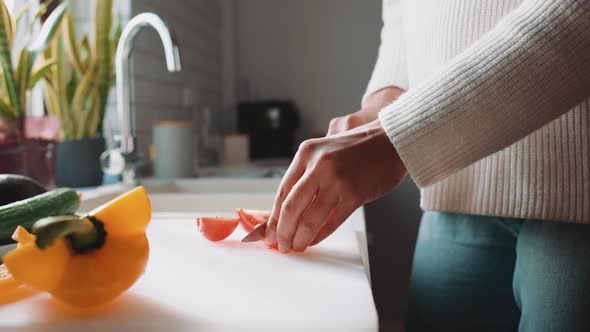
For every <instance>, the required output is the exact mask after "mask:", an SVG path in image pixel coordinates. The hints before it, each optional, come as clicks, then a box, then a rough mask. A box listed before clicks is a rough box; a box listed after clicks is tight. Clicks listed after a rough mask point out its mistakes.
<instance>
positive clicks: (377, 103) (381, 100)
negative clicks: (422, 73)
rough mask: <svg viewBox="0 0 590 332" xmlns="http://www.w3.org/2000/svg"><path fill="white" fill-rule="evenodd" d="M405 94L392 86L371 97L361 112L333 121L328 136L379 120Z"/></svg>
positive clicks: (365, 102) (367, 99) (364, 103)
mask: <svg viewBox="0 0 590 332" xmlns="http://www.w3.org/2000/svg"><path fill="white" fill-rule="evenodd" d="M403 92H404V91H403V90H402V89H400V88H398V87H394V86H391V87H387V88H383V89H381V90H379V91H377V92H375V93H373V94H371V95H369V96H368V97H367V98H366V99H365V101H364V102H363V105H362V106H363V107H362V109H361V110H360V111H357V112H354V113H352V114H348V115H344V116H340V117H337V118H334V119H332V121H330V126H329V129H328V134H327V135H328V136H330V135H335V134H339V133H342V132H345V131H347V130H351V129H354V128H356V127H360V126H362V125H365V124H367V123H369V122H372V121H375V120H377V114H379V111H380V110H381V109H382V108H383V107H385V106H387V105H388V104H390V103H391V102H393V101H394V100H396V99H397V98H398V97H399V96H400V95H401V94H402V93H403Z"/></svg>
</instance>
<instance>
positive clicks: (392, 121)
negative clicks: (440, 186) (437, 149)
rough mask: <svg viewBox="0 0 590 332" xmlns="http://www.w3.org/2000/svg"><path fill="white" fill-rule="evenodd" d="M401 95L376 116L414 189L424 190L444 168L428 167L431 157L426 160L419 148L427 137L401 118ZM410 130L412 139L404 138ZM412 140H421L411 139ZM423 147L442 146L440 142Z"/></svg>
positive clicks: (422, 148)
mask: <svg viewBox="0 0 590 332" xmlns="http://www.w3.org/2000/svg"><path fill="white" fill-rule="evenodd" d="M404 95H405V94H404ZM404 95H402V96H400V97H399V98H398V99H397V101H396V102H395V103H393V104H391V105H389V106H388V107H386V108H384V109H382V110H381V112H379V121H380V122H381V126H382V127H383V129H384V130H385V132H386V133H387V136H388V137H389V140H390V141H391V143H392V144H393V146H394V148H395V150H396V152H397V154H398V155H399V157H400V159H401V160H402V162H403V163H404V166H405V167H406V169H407V170H408V173H409V174H410V176H411V177H412V179H413V180H414V182H415V183H416V185H417V186H418V187H420V188H425V187H427V186H430V185H432V184H433V183H435V182H437V181H439V180H441V177H440V175H441V174H444V173H446V171H447V167H446V165H445V164H444V163H439V164H434V165H433V164H432V163H431V161H432V160H431V159H432V157H434V156H429V155H428V153H426V149H424V146H423V144H424V143H425V142H429V141H430V140H429V138H428V136H429V135H428V133H427V132H424V131H421V130H420V129H419V128H420V127H421V126H420V124H419V123H415V120H414V119H413V118H412V117H407V116H403V115H402V114H403V113H404V112H405V109H404V105H403V104H404V99H405V98H404V97H405V96H404ZM410 128H412V129H414V135H404V132H406V131H408V130H409V129H410ZM416 136H420V137H421V139H415V138H416ZM427 144H429V145H436V146H444V143H443V144H441V142H429V143H427ZM441 152H442V151H441ZM425 165H427V167H425Z"/></svg>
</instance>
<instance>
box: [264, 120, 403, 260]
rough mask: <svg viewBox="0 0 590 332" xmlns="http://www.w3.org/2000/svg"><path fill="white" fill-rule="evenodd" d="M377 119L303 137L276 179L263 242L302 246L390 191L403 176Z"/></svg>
mask: <svg viewBox="0 0 590 332" xmlns="http://www.w3.org/2000/svg"><path fill="white" fill-rule="evenodd" d="M406 173H407V172H406V169H405V167H404V165H403V163H402V162H401V160H400V158H399V156H398V154H397V152H396V151H395V149H394V147H393V145H392V144H391V142H390V141H389V138H388V137H387V134H386V133H385V131H384V130H383V127H381V124H380V122H379V120H376V121H373V122H370V123H368V124H366V125H364V126H361V127H358V128H355V129H353V130H350V131H346V132H343V133H340V134H337V135H333V136H327V137H323V138H318V139H312V140H308V141H305V142H303V144H301V146H300V147H299V151H297V154H296V155H295V158H294V160H293V162H292V163H291V166H290V167H289V169H288V170H287V173H286V174H285V176H284V177H283V180H282V181H281V185H280V187H279V190H278V192H277V196H276V198H275V202H274V205H273V209H272V212H271V216H270V219H269V223H268V227H267V230H266V241H267V243H268V244H269V245H273V244H275V243H277V242H278V246H279V250H280V251H281V252H284V253H286V252H289V251H290V250H294V251H298V252H301V251H304V250H305V249H306V248H307V247H309V246H310V245H314V244H317V243H319V242H320V241H322V240H323V239H325V238H326V237H327V236H328V235H330V234H332V233H333V232H334V231H335V230H336V229H337V228H338V227H339V226H340V225H341V224H342V223H343V222H344V221H345V220H346V219H347V218H348V217H349V216H350V215H351V214H352V213H353V212H354V211H355V210H356V209H357V208H359V207H360V206H361V205H363V204H365V203H368V202H371V201H373V200H375V199H377V198H379V197H381V196H383V195H384V194H386V193H388V192H389V191H391V190H393V189H394V188H395V187H396V186H397V185H398V184H399V183H400V182H401V180H402V179H403V178H404V176H405V175H406Z"/></svg>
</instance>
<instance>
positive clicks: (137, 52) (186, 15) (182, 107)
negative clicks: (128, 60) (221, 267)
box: [74, 0, 223, 156]
mask: <svg viewBox="0 0 590 332" xmlns="http://www.w3.org/2000/svg"><path fill="white" fill-rule="evenodd" d="M74 3H75V4H76V13H78V15H77V16H78V17H77V18H76V24H77V25H78V26H80V29H82V30H81V31H91V29H92V27H91V25H90V23H89V22H90V20H91V14H90V9H91V8H89V6H90V5H89V3H91V2H87V1H76V2H74ZM114 5H115V8H116V9H115V10H116V11H115V13H118V14H120V15H121V17H122V19H123V20H124V22H127V21H128V20H129V18H130V17H132V16H134V15H137V14H139V13H142V12H153V13H156V14H158V15H160V16H161V17H162V19H163V20H164V21H165V22H166V23H168V24H169V26H170V28H171V30H172V31H173V33H174V35H175V37H176V39H177V41H178V43H179V45H180V52H181V58H182V71H181V72H180V73H169V72H168V71H167V69H166V65H165V60H164V51H163V48H162V43H161V42H160V40H159V37H158V35H157V34H156V33H155V32H154V31H151V30H149V29H147V30H144V31H142V32H141V33H140V34H139V35H138V36H137V39H136V43H135V45H136V46H135V49H134V53H133V64H132V66H133V69H132V73H133V80H134V96H132V101H133V104H134V107H135V110H136V129H137V136H138V140H139V147H140V151H141V152H142V154H143V155H144V156H147V154H148V149H149V145H150V144H151V142H152V130H151V128H152V122H153V121H154V120H188V121H193V123H194V126H193V128H194V129H195V130H194V137H195V143H196V142H197V130H196V129H197V128H198V126H199V121H198V119H199V118H200V113H201V111H202V110H203V109H205V108H209V109H211V110H212V111H213V114H216V115H217V116H216V117H214V127H215V128H213V131H214V132H215V131H216V129H217V128H219V125H218V121H219V114H218V113H219V112H220V111H221V108H222V97H223V96H222V91H223V88H222V84H223V82H222V74H223V73H222V72H223V70H222V49H221V47H222V44H221V43H222V42H221V39H222V37H221V30H222V22H221V15H222V14H221V8H220V5H219V2H218V1H212V0H169V1H165V2H163V1H158V0H117V1H114ZM114 94H115V92H114V89H113V90H112V93H111V98H109V110H108V116H107V120H106V121H105V123H106V124H107V125H110V126H111V127H113V130H114V131H118V120H117V118H116V114H115V109H116V105H115V104H116V99H115V95H114ZM218 111H219V112H218ZM193 146H194V148H195V149H197V144H193ZM195 152H196V150H195ZM195 155H197V154H196V153H195Z"/></svg>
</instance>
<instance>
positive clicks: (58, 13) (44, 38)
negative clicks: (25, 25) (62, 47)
mask: <svg viewBox="0 0 590 332" xmlns="http://www.w3.org/2000/svg"><path fill="white" fill-rule="evenodd" d="M67 8H68V3H67V2H64V3H62V4H61V5H59V6H57V7H56V8H55V10H54V11H53V12H52V13H51V15H49V17H48V18H47V20H46V21H45V23H44V24H43V27H42V28H41V31H40V32H39V36H37V39H35V41H34V42H33V43H32V44H31V45H30V46H29V51H31V52H42V51H43V50H44V49H45V48H46V47H47V46H48V44H49V42H50V41H51V39H53V36H54V35H55V32H56V31H57V30H58V28H59V26H60V24H61V20H62V18H63V17H64V14H65V11H66V9H67Z"/></svg>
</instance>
